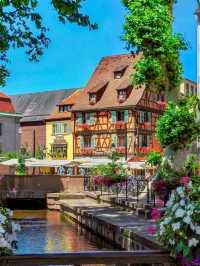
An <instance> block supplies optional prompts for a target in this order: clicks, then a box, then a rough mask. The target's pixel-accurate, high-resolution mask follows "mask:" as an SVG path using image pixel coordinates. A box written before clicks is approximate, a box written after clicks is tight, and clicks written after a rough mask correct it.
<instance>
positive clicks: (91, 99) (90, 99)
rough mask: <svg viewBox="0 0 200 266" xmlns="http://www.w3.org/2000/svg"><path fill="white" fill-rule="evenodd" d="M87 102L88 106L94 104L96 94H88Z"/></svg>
mask: <svg viewBox="0 0 200 266" xmlns="http://www.w3.org/2000/svg"><path fill="white" fill-rule="evenodd" d="M89 102H90V104H95V103H96V102H97V94H96V93H89Z"/></svg>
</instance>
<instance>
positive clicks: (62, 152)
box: [51, 144, 67, 158]
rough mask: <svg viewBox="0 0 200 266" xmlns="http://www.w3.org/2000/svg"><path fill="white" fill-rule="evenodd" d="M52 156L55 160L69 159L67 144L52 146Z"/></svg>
mask: <svg viewBox="0 0 200 266" xmlns="http://www.w3.org/2000/svg"><path fill="white" fill-rule="evenodd" d="M51 154H52V157H53V158H67V144H52V145H51Z"/></svg>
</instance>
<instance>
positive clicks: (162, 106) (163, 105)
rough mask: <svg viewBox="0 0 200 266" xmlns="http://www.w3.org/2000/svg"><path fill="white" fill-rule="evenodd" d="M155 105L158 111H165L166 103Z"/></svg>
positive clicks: (160, 102)
mask: <svg viewBox="0 0 200 266" xmlns="http://www.w3.org/2000/svg"><path fill="white" fill-rule="evenodd" d="M157 104H158V108H159V109H160V110H165V108H166V102H164V101H158V102H157Z"/></svg>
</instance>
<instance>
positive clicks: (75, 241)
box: [14, 211, 113, 254]
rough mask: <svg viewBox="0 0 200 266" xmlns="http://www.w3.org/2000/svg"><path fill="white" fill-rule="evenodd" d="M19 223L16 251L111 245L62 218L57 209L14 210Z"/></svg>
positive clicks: (63, 250)
mask: <svg viewBox="0 0 200 266" xmlns="http://www.w3.org/2000/svg"><path fill="white" fill-rule="evenodd" d="M14 218H15V219H17V220H18V221H19V223H20V224H21V231H20V232H18V234H17V240H18V249H17V251H16V253H17V254H28V253H29V254H30V253H64V252H69V251H79V250H102V249H106V250H109V249H112V250H113V247H112V246H110V245H108V244H107V243H105V242H104V241H102V240H101V239H100V238H98V237H96V236H95V235H94V234H91V233H90V232H88V231H87V232H85V230H84V229H82V228H80V226H78V225H77V224H76V223H74V222H71V221H69V220H66V219H65V220H64V219H62V216H61V215H60V213H59V212H56V211H14Z"/></svg>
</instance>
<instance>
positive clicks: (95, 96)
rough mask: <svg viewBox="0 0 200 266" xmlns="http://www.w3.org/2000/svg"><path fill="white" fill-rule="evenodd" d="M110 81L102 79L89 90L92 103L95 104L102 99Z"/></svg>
mask: <svg viewBox="0 0 200 266" xmlns="http://www.w3.org/2000/svg"><path fill="white" fill-rule="evenodd" d="M108 83H109V82H108V81H100V82H99V83H97V84H96V85H95V86H94V87H92V88H91V89H90V90H89V92H88V95H89V103H90V104H95V103H97V102H98V101H99V100H100V99H101V96H102V95H103V93H104V91H105V89H106V87H107V85H108Z"/></svg>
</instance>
